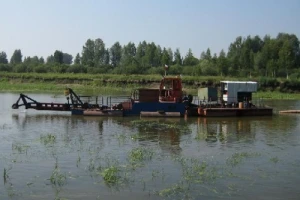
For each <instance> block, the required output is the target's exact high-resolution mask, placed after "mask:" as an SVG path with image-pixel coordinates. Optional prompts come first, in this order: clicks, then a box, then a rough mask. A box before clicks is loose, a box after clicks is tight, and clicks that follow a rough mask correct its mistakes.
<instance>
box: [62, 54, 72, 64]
mask: <svg viewBox="0 0 300 200" xmlns="http://www.w3.org/2000/svg"><path fill="white" fill-rule="evenodd" d="M72 62H73V56H72V55H70V54H68V53H63V63H64V64H67V65H71V64H72Z"/></svg>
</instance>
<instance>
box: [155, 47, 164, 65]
mask: <svg viewBox="0 0 300 200" xmlns="http://www.w3.org/2000/svg"><path fill="white" fill-rule="evenodd" d="M161 60H162V49H161V47H160V46H159V45H157V46H156V50H155V54H154V66H155V67H161V66H162V63H161Z"/></svg>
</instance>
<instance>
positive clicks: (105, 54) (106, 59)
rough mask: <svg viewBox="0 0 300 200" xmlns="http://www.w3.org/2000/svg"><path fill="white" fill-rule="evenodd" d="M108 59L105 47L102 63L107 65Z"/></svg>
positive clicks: (107, 50)
mask: <svg viewBox="0 0 300 200" xmlns="http://www.w3.org/2000/svg"><path fill="white" fill-rule="evenodd" d="M109 61H110V55H109V49H106V50H105V51H104V57H103V64H104V65H106V66H107V65H109Z"/></svg>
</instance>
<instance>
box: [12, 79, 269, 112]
mask: <svg viewBox="0 0 300 200" xmlns="http://www.w3.org/2000/svg"><path fill="white" fill-rule="evenodd" d="M256 89H257V84H256V82H229V81H223V82H221V88H220V89H219V90H218V89H217V88H199V90H198V97H197V98H195V97H194V96H192V95H187V94H186V93H185V92H184V91H183V88H182V80H181V77H179V76H174V77H170V76H168V77H167V76H164V77H163V78H162V80H161V82H160V86H159V88H157V89H150V88H140V89H137V90H134V91H133V93H132V94H131V96H129V97H126V98H123V99H122V98H118V97H107V98H106V102H104V100H103V97H102V98H100V102H99V98H98V97H96V102H93V103H91V102H90V101H84V100H83V98H84V97H90V96H79V95H77V94H76V93H75V92H74V91H73V90H72V89H71V88H66V89H65V92H64V94H65V97H66V99H67V103H42V102H38V101H36V100H34V99H32V98H30V97H28V96H26V95H24V94H20V97H19V99H18V100H17V102H16V103H14V104H13V105H12V108H13V109H18V108H19V107H20V106H25V108H26V109H35V110H53V111H69V112H71V114H72V115H82V116H99V117H100V116H141V117H184V116H197V117H228V116H270V115H272V114H273V109H272V108H269V107H266V106H261V105H258V104H254V103H253V101H252V92H255V91H256ZM219 94H221V96H220V97H219ZM117 100H118V101H117Z"/></svg>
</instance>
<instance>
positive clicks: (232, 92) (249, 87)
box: [221, 81, 257, 103]
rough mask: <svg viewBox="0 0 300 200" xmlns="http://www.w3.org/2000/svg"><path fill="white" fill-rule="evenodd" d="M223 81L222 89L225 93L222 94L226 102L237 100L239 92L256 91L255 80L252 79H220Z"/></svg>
mask: <svg viewBox="0 0 300 200" xmlns="http://www.w3.org/2000/svg"><path fill="white" fill-rule="evenodd" d="M221 83H224V88H223V89H224V90H226V91H227V92H226V94H223V99H224V100H225V101H227V103H232V102H237V97H238V93H239V92H251V93H252V92H256V91H257V82H254V81H221Z"/></svg>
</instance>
